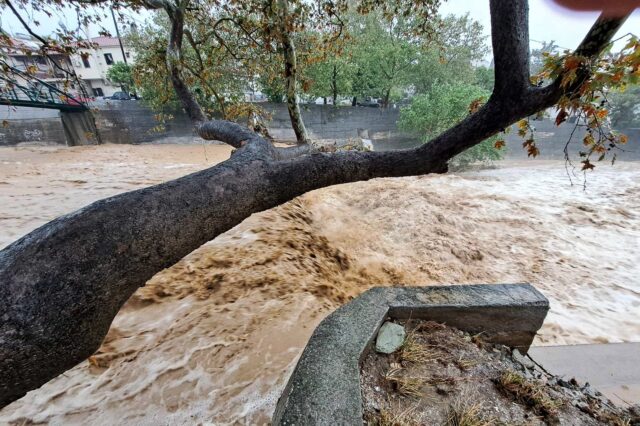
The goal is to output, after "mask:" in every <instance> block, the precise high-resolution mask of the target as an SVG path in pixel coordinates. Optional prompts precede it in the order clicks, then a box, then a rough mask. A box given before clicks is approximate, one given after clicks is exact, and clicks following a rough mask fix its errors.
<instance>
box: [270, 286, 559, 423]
mask: <svg viewBox="0 0 640 426" xmlns="http://www.w3.org/2000/svg"><path fill="white" fill-rule="evenodd" d="M548 310H549V302H548V300H547V299H546V298H545V297H544V296H543V295H542V294H541V293H540V292H538V291H537V290H536V289H535V288H533V287H532V286H531V285H529V284H491V285H457V286H443V287H377V288H373V289H371V290H369V291H367V292H365V293H363V294H362V295H360V296H359V297H357V298H355V299H354V300H352V301H351V302H349V303H348V304H346V305H344V306H342V307H340V308H339V309H337V310H336V311H335V312H333V313H332V314H331V315H329V316H328V317H327V318H325V319H324V320H323V321H322V322H321V323H320V325H318V327H317V328H316V329H315V331H314V332H313V335H312V336H311V338H310V339H309V342H308V344H307V346H306V348H305V349H304V351H303V353H302V356H301V357H300V360H299V361H298V364H297V366H296V368H295V370H294V371H293V373H292V375H291V378H290V379H289V382H288V383H287V386H286V387H285V389H284V391H283V392H282V396H281V397H280V399H279V400H278V404H277V406H276V411H275V414H274V416H273V424H274V425H359V424H362V395H361V391H360V363H361V362H362V360H363V359H364V357H365V356H366V354H367V351H368V350H369V348H370V347H371V344H372V342H373V339H374V338H375V336H376V333H377V331H378V329H379V328H380V326H381V325H382V323H383V322H384V321H385V319H387V318H392V319H408V318H412V319H426V320H433V321H438V322H443V323H446V324H447V325H450V326H453V327H456V328H458V329H461V330H464V331H467V332H470V333H479V332H482V333H483V338H484V339H485V340H488V341H491V342H495V343H501V344H504V345H508V346H511V347H515V348H518V349H519V350H520V351H521V352H523V353H526V352H527V350H528V349H529V346H530V345H531V342H532V341H533V338H534V336H535V334H536V332H537V331H538V329H539V328H540V327H541V326H542V323H543V321H544V318H545V316H546V314H547V311H548Z"/></svg>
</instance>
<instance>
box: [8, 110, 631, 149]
mask: <svg viewBox="0 0 640 426" xmlns="http://www.w3.org/2000/svg"><path fill="white" fill-rule="evenodd" d="M93 106H94V107H95V108H96V112H95V120H96V126H97V128H98V130H99V132H100V136H101V139H102V142H103V143H122V144H142V143H184V144H187V143H193V142H194V141H195V142H198V141H200V139H198V138H197V137H196V136H195V134H194V133H193V128H192V126H191V122H190V121H189V119H188V118H187V117H186V115H185V114H184V113H183V112H182V111H176V112H173V113H172V115H173V118H172V119H171V120H168V121H167V122H166V123H164V126H163V128H162V129H161V130H159V129H158V124H159V123H158V121H157V120H156V118H155V113H154V112H153V111H151V110H150V109H148V108H146V107H144V106H143V105H142V104H141V103H140V102H138V101H100V102H97V103H96V104H95V105H93ZM261 106H262V107H263V108H264V109H265V110H266V111H268V112H269V113H270V114H271V120H270V121H269V122H268V126H269V131H270V133H271V134H272V135H273V136H274V137H275V138H276V139H280V140H293V139H294V134H293V130H292V129H291V123H290V121H289V115H288V113H287V108H286V105H284V104H272V103H264V104H261ZM301 109H302V115H303V119H304V121H305V124H306V126H307V129H308V131H309V133H310V135H311V137H312V138H314V139H337V140H340V139H348V138H355V137H358V136H359V137H363V138H366V139H371V140H372V142H373V146H374V149H375V150H378V151H384V150H394V149H403V148H410V147H413V146H417V145H419V144H420V140H419V138H417V137H416V136H413V135H408V134H405V133H402V132H400V131H399V130H398V128H397V125H396V122H397V121H398V118H399V114H400V110H399V109H380V108H369V107H351V106H342V107H338V108H334V107H333V106H331V105H301ZM0 119H3V120H5V119H6V120H8V121H9V126H8V127H6V128H0V146H2V145H20V144H24V143H38V144H62V145H65V144H67V141H66V139H65V134H64V130H63V127H62V123H61V121H60V118H59V113H58V111H56V110H43V109H34V108H17V109H15V110H8V109H4V108H0ZM531 123H532V124H533V125H534V127H535V128H536V142H537V145H538V147H539V148H540V152H541V153H540V157H539V158H542V159H552V158H563V155H564V154H563V149H564V146H565V143H566V142H567V140H569V137H570V134H571V131H572V130H573V126H572V125H571V123H565V124H563V125H562V126H560V127H558V126H556V125H555V124H554V123H553V122H552V121H550V120H549V119H545V120H532V122H531ZM622 132H623V133H625V134H626V135H628V136H629V144H628V145H627V146H626V147H625V148H624V149H625V150H626V151H627V152H621V151H617V155H618V159H620V160H640V129H625V130H622ZM583 136H584V132H583V131H582V130H581V129H579V130H578V131H576V132H575V134H574V137H573V143H572V144H571V145H570V151H571V152H572V154H573V155H574V156H577V153H578V151H579V150H581V149H583V147H582V138H583ZM506 142H507V150H506V152H505V155H506V157H507V158H513V159H519V158H526V157H527V154H526V151H524V150H523V149H522V142H523V141H522V139H521V138H520V137H519V136H518V135H517V131H516V130H515V129H514V130H513V131H512V132H511V133H510V134H509V135H507V137H506Z"/></svg>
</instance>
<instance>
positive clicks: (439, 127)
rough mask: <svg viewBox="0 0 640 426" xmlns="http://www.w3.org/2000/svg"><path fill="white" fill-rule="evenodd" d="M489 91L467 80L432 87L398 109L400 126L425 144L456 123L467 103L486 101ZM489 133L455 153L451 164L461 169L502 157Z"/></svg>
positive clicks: (494, 138) (468, 112)
mask: <svg viewBox="0 0 640 426" xmlns="http://www.w3.org/2000/svg"><path fill="white" fill-rule="evenodd" d="M490 94H491V92H489V91H487V90H485V89H483V88H481V87H479V86H475V85H471V84H467V83H453V84H443V85H437V86H433V87H432V88H431V90H429V93H427V94H423V95H419V96H416V97H415V98H414V99H413V101H412V102H411V105H410V106H409V107H407V108H403V109H402V110H401V112H400V120H399V121H398V125H399V127H400V128H401V129H403V130H405V131H408V132H413V133H415V134H418V135H420V136H421V138H422V140H423V142H425V143H428V141H430V140H432V139H433V138H434V137H436V136H437V135H439V134H440V133H442V132H444V131H445V130H447V129H448V128H450V127H452V126H454V125H455V124H456V123H459V122H460V121H462V119H464V118H465V117H466V116H467V115H469V114H470V110H469V106H470V105H471V104H472V103H473V102H474V101H475V102H486V100H487V99H488V98H489V95H490ZM496 141H497V137H496V136H492V137H491V138H488V139H486V140H484V141H482V142H480V143H478V144H477V145H475V146H473V147H471V148H469V149H467V150H466V151H464V152H462V153H460V154H458V155H457V156H455V157H454V158H453V159H452V160H451V161H450V165H452V166H454V167H456V168H464V167H467V166H469V165H470V164H472V163H475V162H478V161H480V162H491V161H495V160H499V159H501V158H502V151H501V150H500V149H498V148H496V147H495V146H494V145H495V143H496Z"/></svg>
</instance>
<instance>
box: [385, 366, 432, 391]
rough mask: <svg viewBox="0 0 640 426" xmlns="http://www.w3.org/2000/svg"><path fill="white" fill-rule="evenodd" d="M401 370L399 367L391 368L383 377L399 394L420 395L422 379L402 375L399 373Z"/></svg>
mask: <svg viewBox="0 0 640 426" xmlns="http://www.w3.org/2000/svg"><path fill="white" fill-rule="evenodd" d="M401 371H402V370H401V369H400V368H392V369H390V370H389V371H388V372H387V374H385V376H384V379H385V380H386V381H387V382H388V383H390V384H391V385H392V387H393V389H394V390H395V391H396V392H398V393H399V394H400V395H403V396H408V397H414V398H419V397H421V396H422V386H423V384H424V381H423V380H422V379H420V378H418V377H406V376H402V375H401V374H400V372H401Z"/></svg>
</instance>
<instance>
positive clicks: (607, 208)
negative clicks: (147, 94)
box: [0, 145, 640, 425]
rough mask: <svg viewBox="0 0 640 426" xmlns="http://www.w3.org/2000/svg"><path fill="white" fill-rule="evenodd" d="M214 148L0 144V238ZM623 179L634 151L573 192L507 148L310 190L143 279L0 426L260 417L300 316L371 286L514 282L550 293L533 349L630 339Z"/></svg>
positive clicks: (628, 186)
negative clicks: (69, 362) (472, 160)
mask: <svg viewBox="0 0 640 426" xmlns="http://www.w3.org/2000/svg"><path fill="white" fill-rule="evenodd" d="M205 149H206V157H205V151H204V150H205ZM229 152H230V148H228V147H226V146H222V145H207V146H206V147H204V148H203V147H202V146H172V145H163V146H117V145H106V146H98V147H84V148H82V147H79V148H2V149H0V245H6V244H8V243H10V242H11V241H13V240H15V239H16V238H18V237H20V236H21V235H23V234H25V233H26V232H28V231H30V230H31V229H33V228H35V227H37V226H39V225H41V224H43V223H45V222H46V221H48V220H50V219H52V218H54V217H56V216H58V215H60V214H63V213H67V212H70V211H72V210H74V209H77V208H79V207H81V206H83V205H85V204H87V203H89V202H91V201H94V200H96V199H99V198H103V197H106V196H109V195H113V194H116V193H119V192H123V191H128V190H132V189H135V188H140V187H144V186H148V185H151V184H155V183H159V182H162V181H164V180H168V179H172V178H175V177H178V176H181V175H184V174H186V173H190V172H193V171H196V170H199V169H202V168H204V167H206V166H207V165H208V164H212V163H214V162H217V161H221V160H223V159H225V158H227V157H228V155H229ZM639 182H640V163H618V164H616V165H615V166H614V167H611V166H609V165H598V167H597V168H596V171H595V173H590V174H589V176H588V181H587V189H586V191H585V190H583V188H582V186H580V185H574V186H571V185H570V182H569V179H568V178H567V175H566V172H565V169H564V165H563V163H562V162H559V161H558V162H552V161H524V162H502V163H499V164H498V165H497V168H495V169H487V170H482V171H474V172H466V173H458V174H447V175H437V176H424V177H410V178H389V179H375V180H372V181H369V182H359V183H353V184H346V185H339V186H335V187H331V188H325V189H321V190H317V191H313V192H311V193H308V194H306V195H304V196H302V197H299V198H297V199H295V200H293V201H291V202H289V203H286V204H284V205H282V206H279V207H277V208H275V209H272V210H269V211H266V212H262V213H258V214H254V215H253V216H251V217H250V218H248V219H247V220H245V221H244V222H242V223H241V224H239V225H238V226H237V227H235V228H233V229H231V230H230V231H228V232H226V233H225V234H223V235H221V236H219V237H218V238H216V239H215V240H213V241H211V242H209V243H207V244H205V245H204V246H202V247H200V248H199V249H198V250H196V251H194V252H193V253H191V254H190V255H188V256H187V257H185V258H184V259H182V260H181V261H180V262H179V263H177V264H176V265H174V266H173V267H171V268H169V269H167V270H165V271H162V272H160V273H159V274H157V275H156V276H155V277H154V278H153V279H151V280H150V281H149V282H148V284H147V285H146V286H145V287H143V288H141V289H140V290H139V291H138V292H137V293H136V294H135V295H134V296H133V297H132V298H131V299H130V301H129V302H128V303H127V305H126V306H125V307H124V308H123V309H122V311H121V312H120V313H119V314H118V316H117V317H116V319H115V320H114V323H113V325H112V328H111V330H110V332H109V334H108V336H107V338H106V340H105V342H104V344H103V346H102V348H101V349H100V351H99V352H98V353H97V354H96V355H94V356H93V357H91V358H90V359H89V360H88V361H85V362H83V363H82V364H80V365H78V366H76V367H75V368H73V369H71V370H70V371H68V372H66V373H65V374H64V375H62V376H60V377H58V378H56V379H54V380H52V381H51V382H49V383H48V384H46V385H44V386H43V387H42V388H40V389H38V390H36V391H33V392H30V393H29V394H28V395H27V396H26V397H24V398H23V399H21V400H19V401H17V402H15V403H13V404H11V405H10V406H8V407H6V408H5V409H4V410H2V411H0V423H6V422H16V423H21V422H50V423H52V424H65V425H66V424H116V423H117V424H120V423H127V424H149V425H152V424H154V425H155V424H197V423H201V422H214V423H216V424H229V423H240V424H245V423H246V424H256V423H258V424H260V423H266V422H267V421H268V420H269V418H270V416H271V413H272V411H273V408H274V406H275V402H276V400H277V397H278V395H279V393H280V391H281V389H282V387H283V386H284V384H285V383H286V380H287V378H288V375H289V374H290V372H291V370H292V368H293V366H294V365H295V362H296V360H297V357H298V356H299V355H300V353H301V351H302V348H303V347H304V345H305V343H306V340H307V339H308V337H309V335H310V334H311V332H312V330H313V328H314V327H315V325H317V323H318V322H319V321H320V320H321V319H322V318H323V317H324V316H326V315H327V314H328V313H329V312H331V311H332V310H333V309H335V308H336V307H338V306H339V305H341V304H343V303H345V302H346V301H348V300H349V299H350V298H352V297H354V296H355V295H357V294H359V293H361V292H362V291H364V290H366V289H367V288H369V287H372V286H378V285H435V284H464V283H509V282H530V283H531V284H533V285H534V286H536V287H537V288H538V289H539V290H540V291H541V292H543V293H544V294H545V295H546V296H547V297H548V298H549V299H550V301H551V311H550V313H549V315H548V317H547V320H546V322H545V324H544V326H543V328H542V330H541V331H540V334H539V336H538V337H537V339H536V342H535V344H537V345H548V344H574V343H592V342H622V341H640V317H639V316H638V312H639V311H640V282H639V281H638V279H637V277H638V276H640V254H639V253H640V252H639V251H638V247H640V184H639Z"/></svg>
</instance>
